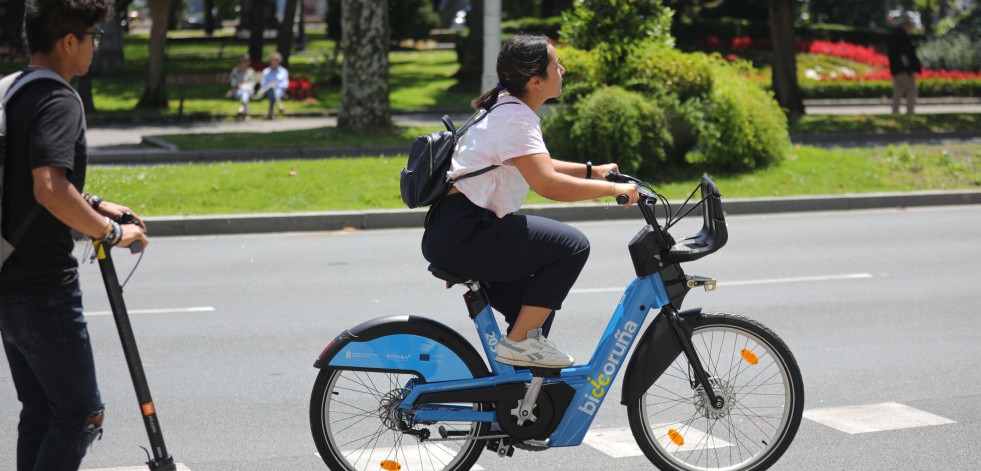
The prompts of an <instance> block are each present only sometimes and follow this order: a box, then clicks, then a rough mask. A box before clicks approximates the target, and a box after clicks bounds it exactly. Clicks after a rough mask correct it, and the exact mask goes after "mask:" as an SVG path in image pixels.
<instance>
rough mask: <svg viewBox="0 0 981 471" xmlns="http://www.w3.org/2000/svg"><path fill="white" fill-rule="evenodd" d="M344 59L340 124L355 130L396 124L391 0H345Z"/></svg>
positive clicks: (342, 21)
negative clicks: (391, 72) (390, 47)
mask: <svg viewBox="0 0 981 471" xmlns="http://www.w3.org/2000/svg"><path fill="white" fill-rule="evenodd" d="M341 25H342V26H341V37H342V41H343V43H344V63H343V67H342V83H341V111H340V113H339V115H338V117H337V125H338V126H339V127H344V128H348V129H352V130H355V131H382V130H388V129H391V128H392V116H391V114H390V110H389V102H388V0H343V1H342V2H341Z"/></svg>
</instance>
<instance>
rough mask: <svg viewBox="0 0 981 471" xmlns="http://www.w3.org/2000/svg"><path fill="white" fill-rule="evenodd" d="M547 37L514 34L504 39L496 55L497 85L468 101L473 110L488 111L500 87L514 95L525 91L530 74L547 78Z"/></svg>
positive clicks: (495, 100)
mask: <svg viewBox="0 0 981 471" xmlns="http://www.w3.org/2000/svg"><path fill="white" fill-rule="evenodd" d="M549 61H551V57H549V55H548V38H547V37H546V36H540V35H535V36H531V35H518V36H512V37H511V39H508V40H507V41H504V44H502V45H501V52H499V53H498V54H497V79H498V80H499V81H500V83H499V85H500V88H498V87H494V88H492V89H490V90H488V91H487V92H485V93H484V94H483V95H480V97H478V98H477V99H476V100H474V101H473V102H471V103H470V105H471V106H473V108H474V109H475V110H489V109H490V108H491V107H492V106H494V104H495V103H497V95H498V94H499V93H501V91H502V90H507V92H508V93H510V94H512V95H514V96H521V95H523V94H524V93H525V86H526V85H527V84H528V80H529V79H531V78H532V77H546V78H548V63H549Z"/></svg>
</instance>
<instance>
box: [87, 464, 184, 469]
mask: <svg viewBox="0 0 981 471" xmlns="http://www.w3.org/2000/svg"><path fill="white" fill-rule="evenodd" d="M174 464H175V465H176V467H177V471H191V470H190V469H188V468H187V466H184V464H183V463H174ZM146 469H147V467H146V465H143V466H128V467H123V468H92V469H83V470H81V471H146Z"/></svg>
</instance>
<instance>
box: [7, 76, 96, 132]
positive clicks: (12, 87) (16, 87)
mask: <svg viewBox="0 0 981 471" xmlns="http://www.w3.org/2000/svg"><path fill="white" fill-rule="evenodd" d="M8 80H9V82H8ZM37 80H53V81H55V82H58V83H60V84H62V85H64V86H65V87H66V88H68V89H69V90H71V91H72V95H75V98H76V99H77V100H78V106H79V107H80V108H81V109H82V113H81V116H82V130H83V131H84V130H85V129H86V128H87V127H88V125H87V123H86V121H85V105H84V104H83V103H82V97H81V96H80V95H79V94H78V91H76V90H75V87H72V86H71V85H70V84H69V83H68V82H66V81H65V79H64V78H62V76H60V75H58V74H56V73H54V71H52V70H50V69H36V70H27V71H23V70H22V71H20V72H16V73H13V74H10V75H7V76H6V77H4V78H3V79H2V80H0V97H3V105H4V107H6V106H7V102H8V101H10V99H11V98H13V97H14V96H15V95H17V92H19V91H20V90H21V89H22V88H24V87H25V86H26V85H27V84H29V83H31V82H35V81H37Z"/></svg>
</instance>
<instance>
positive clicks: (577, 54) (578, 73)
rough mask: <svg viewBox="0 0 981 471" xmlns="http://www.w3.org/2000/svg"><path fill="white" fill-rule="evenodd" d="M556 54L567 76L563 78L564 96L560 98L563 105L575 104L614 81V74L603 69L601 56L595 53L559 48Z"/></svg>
mask: <svg viewBox="0 0 981 471" xmlns="http://www.w3.org/2000/svg"><path fill="white" fill-rule="evenodd" d="M556 52H557V53H558V55H559V60H560V62H561V64H562V66H563V67H565V75H563V76H562V95H561V96H559V101H560V102H561V103H575V102H577V101H579V100H580V99H582V98H583V97H585V96H586V95H589V94H590V93H592V92H593V91H594V90H596V89H597V88H600V87H601V86H603V84H606V83H609V82H611V81H612V80H611V79H610V78H611V75H612V74H610V73H609V71H607V70H606V69H605V68H604V67H603V64H602V63H601V62H600V58H599V56H598V55H597V54H596V53H594V52H593V51H585V50H582V49H576V48H574V47H569V46H558V47H557V48H556Z"/></svg>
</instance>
